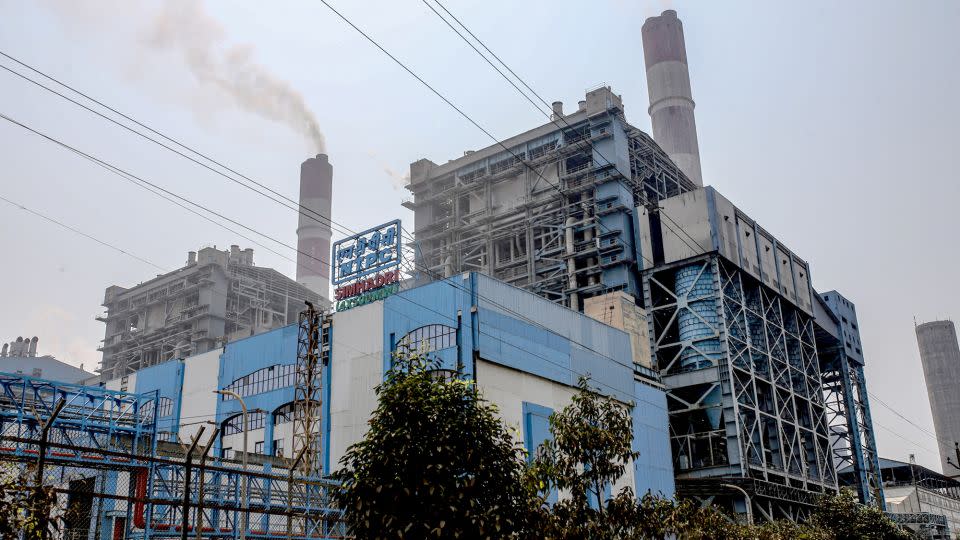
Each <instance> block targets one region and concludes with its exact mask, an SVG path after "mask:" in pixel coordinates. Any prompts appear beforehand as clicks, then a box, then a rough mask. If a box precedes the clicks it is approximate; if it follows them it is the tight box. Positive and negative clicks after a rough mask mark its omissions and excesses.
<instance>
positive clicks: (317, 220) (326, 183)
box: [297, 154, 333, 298]
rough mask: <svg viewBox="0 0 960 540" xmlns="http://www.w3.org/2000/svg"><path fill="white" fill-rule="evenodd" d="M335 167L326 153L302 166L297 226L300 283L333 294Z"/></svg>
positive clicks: (316, 291) (318, 155)
mask: <svg viewBox="0 0 960 540" xmlns="http://www.w3.org/2000/svg"><path fill="white" fill-rule="evenodd" d="M332 201H333V167H332V166H331V165H330V161H329V159H328V158H327V155H326V154H317V157H314V158H310V159H308V160H306V161H304V162H303V164H302V165H300V224H299V226H298V227H297V249H298V253H297V282H299V283H300V284H301V285H304V286H305V287H307V288H309V289H310V290H312V291H313V292H315V293H317V294H319V295H320V296H322V297H324V298H329V297H330V263H329V261H330V238H331V234H332V233H331V231H330V217H331V211H332Z"/></svg>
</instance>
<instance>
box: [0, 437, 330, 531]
mask: <svg viewBox="0 0 960 540" xmlns="http://www.w3.org/2000/svg"><path fill="white" fill-rule="evenodd" d="M56 433H58V434H59V436H57V437H52V439H55V440H49V441H47V442H44V437H43V436H42V434H41V433H36V434H35V435H37V436H31V437H29V438H27V437H11V436H4V437H0V484H2V486H3V490H4V493H3V498H2V499H3V501H4V502H9V503H11V504H9V505H5V506H2V507H0V514H4V513H5V514H4V515H2V516H0V520H6V521H5V522H4V523H13V522H16V523H17V525H18V526H19V527H21V529H23V530H24V531H25V532H27V533H30V531H44V533H43V535H44V536H45V537H47V538H52V539H63V540H119V539H126V538H134V539H140V538H143V539H147V538H182V539H186V538H251V539H252V538H291V539H297V538H304V539H305V538H311V539H317V538H345V537H347V536H346V531H345V527H344V523H343V520H342V514H341V512H340V511H339V510H338V509H336V508H335V507H334V506H333V504H332V501H331V493H332V490H333V489H335V485H334V484H333V483H332V482H330V481H329V480H324V479H320V478H305V477H303V475H302V474H300V473H299V471H297V469H296V467H295V464H294V463H293V460H285V459H283V458H272V457H266V456H257V455H249V456H247V457H248V460H249V463H247V464H245V465H244V464H243V463H242V462H239V461H235V460H221V459H207V458H206V457H205V455H206V453H207V451H209V445H207V447H206V448H203V447H200V446H199V445H197V444H194V445H192V446H189V445H179V444H172V443H160V444H158V445H156V447H155V451H151V452H149V453H146V452H133V451H126V452H125V451H118V450H116V448H122V447H124V444H123V442H122V441H117V440H113V441H112V443H113V444H111V445H110V446H111V447H112V448H114V449H112V450H107V449H104V448H98V447H94V446H90V445H85V446H78V445H74V444H71V442H70V441H69V440H67V439H69V437H64V436H63V434H64V433H65V432H63V431H56ZM210 440H211V441H212V440H213V438H211V439H210ZM127 446H129V445H127ZM191 449H192V451H191ZM144 454H147V455H144ZM38 488H39V489H38ZM25 524H27V525H25ZM2 525H3V523H0V526H2Z"/></svg>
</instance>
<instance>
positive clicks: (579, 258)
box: [405, 88, 695, 309]
mask: <svg viewBox="0 0 960 540" xmlns="http://www.w3.org/2000/svg"><path fill="white" fill-rule="evenodd" d="M504 146H505V147H507V148H509V150H504V149H503V147H500V146H493V147H489V148H487V149H484V150H480V151H478V152H472V153H468V154H467V155H465V156H464V157H463V158H460V159H457V160H454V161H453V162H451V163H448V164H446V165H442V166H437V165H435V164H433V163H432V162H429V161H428V160H421V161H419V162H417V163H414V164H412V165H411V183H410V184H409V185H408V186H407V188H408V189H409V190H410V191H411V192H412V193H413V200H412V201H408V202H407V203H405V206H407V207H408V208H411V209H412V210H413V211H414V212H415V219H416V226H415V232H416V241H417V246H418V251H417V261H416V264H417V267H418V269H420V270H425V271H426V273H427V274H429V275H440V276H449V275H451V274H452V273H454V272H467V271H479V272H483V273H485V274H487V275H490V276H493V277H495V278H497V279H500V280H502V281H505V282H507V283H510V284H511V285H514V286H517V287H522V288H525V289H528V290H531V291H534V292H536V293H537V294H539V295H541V296H543V297H546V298H548V299H550V300H553V301H555V302H558V303H561V304H564V305H567V306H570V307H573V308H574V309H577V308H578V307H579V303H580V301H581V300H582V299H584V298H587V297H590V296H594V295H597V294H602V293H604V292H608V291H610V290H617V289H627V290H628V292H631V293H632V294H633V295H634V296H638V294H637V293H638V291H637V290H636V284H635V283H632V282H631V280H630V279H629V278H628V277H627V276H629V275H630V273H631V270H630V268H631V266H632V265H635V264H636V253H635V249H634V239H633V237H632V233H631V231H632V229H633V227H632V221H633V220H634V219H635V212H636V207H637V206H641V207H642V206H644V205H646V204H648V203H649V202H651V201H657V200H660V199H662V198H666V197H670V196H673V195H676V194H679V193H683V192H685V191H689V190H692V189H694V187H695V186H694V185H693V184H692V183H691V182H690V181H689V180H688V179H687V178H686V177H685V176H684V175H683V173H682V172H680V170H679V169H678V168H677V167H676V166H675V165H674V164H673V162H672V161H671V160H670V159H669V158H668V157H667V155H666V154H665V153H664V152H663V151H662V150H661V149H660V148H659V147H658V146H657V145H656V143H654V142H653V140H652V139H650V137H649V136H647V135H646V134H645V133H643V132H642V131H640V130H639V129H636V128H634V127H633V126H630V125H629V124H628V123H627V122H626V120H625V118H624V116H623V106H622V103H621V101H620V98H619V96H616V95H614V94H613V93H612V92H611V91H610V89H609V88H600V89H597V90H594V91H592V92H589V93H588V94H587V100H586V101H585V102H583V104H582V106H581V109H580V110H578V111H577V112H575V113H573V114H570V115H567V116H565V117H562V118H560V119H558V120H555V121H553V122H551V123H549V124H546V125H544V126H541V127H540V128H537V129H534V130H531V131H529V132H527V133H524V134H522V135H519V136H517V137H513V138H511V139H508V140H506V141H504ZM618 272H619V274H620V275H619V276H618V277H613V274H615V273H618ZM605 273H606V274H607V277H606V278H604V274H605Z"/></svg>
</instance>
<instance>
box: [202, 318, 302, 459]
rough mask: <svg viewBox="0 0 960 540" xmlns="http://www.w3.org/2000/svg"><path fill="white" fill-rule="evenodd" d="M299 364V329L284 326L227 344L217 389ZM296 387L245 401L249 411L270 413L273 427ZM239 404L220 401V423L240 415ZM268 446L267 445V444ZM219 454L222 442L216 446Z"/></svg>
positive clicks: (262, 394) (254, 396)
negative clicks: (266, 370)
mask: <svg viewBox="0 0 960 540" xmlns="http://www.w3.org/2000/svg"><path fill="white" fill-rule="evenodd" d="M296 363H297V325H289V326H284V327H282V328H277V329H275V330H271V331H269V332H264V333H262V334H257V335H255V336H251V337H248V338H246V339H241V340H238V341H233V342H230V343H228V344H227V345H226V346H225V347H224V350H223V354H221V355H220V375H219V381H218V383H217V388H225V387H227V386H229V385H230V383H232V382H234V381H235V380H237V379H239V378H241V377H243V376H245V375H248V374H250V373H253V372H255V371H257V370H260V369H263V368H266V367H269V366H273V365H278V364H279V365H293V364H296ZM293 399H294V387H293V386H292V385H291V386H288V387H284V388H277V389H275V390H271V391H268V392H263V393H261V394H255V395H250V396H245V397H244V398H243V400H244V402H245V403H246V405H247V410H248V411H252V410H254V409H261V410H263V411H265V412H266V413H267V422H268V423H272V417H271V416H270V414H271V413H273V412H274V411H276V410H277V409H278V408H280V407H281V406H282V405H285V404H287V403H290V402H292V401H293ZM240 412H241V407H240V402H239V401H237V400H235V399H228V400H223V399H217V422H220V423H222V422H223V421H225V420H227V419H228V418H230V417H232V416H234V415H236V414H240ZM264 446H266V442H264ZM215 450H216V454H217V455H219V452H220V441H219V440H218V441H217V442H216V448H215Z"/></svg>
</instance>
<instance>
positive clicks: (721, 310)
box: [644, 254, 837, 519]
mask: <svg viewBox="0 0 960 540" xmlns="http://www.w3.org/2000/svg"><path fill="white" fill-rule="evenodd" d="M644 295H645V300H646V303H647V305H648V306H650V325H651V328H650V329H651V332H650V336H651V342H652V344H653V357H654V362H655V364H656V365H657V367H658V368H659V369H660V372H661V375H662V376H663V378H664V384H665V385H666V386H667V388H668V394H667V398H668V405H669V409H670V430H671V441H672V446H673V452H674V468H675V471H676V474H677V476H678V478H679V479H707V478H724V481H727V480H728V479H730V478H737V477H739V478H743V479H753V480H756V481H759V482H763V484H764V485H770V486H778V485H779V486H782V487H783V488H784V489H790V490H800V491H802V492H806V493H822V492H828V491H835V490H836V488H837V481H836V473H835V469H834V466H833V459H832V456H831V450H830V440H829V431H828V429H827V417H826V405H825V403H824V398H823V393H822V392H821V387H822V381H821V376H820V369H819V363H818V358H817V349H816V342H815V336H814V324H813V319H812V316H811V315H810V314H808V313H805V312H803V311H802V310H800V309H799V308H797V307H796V306H795V305H794V304H792V303H791V302H789V301H788V300H787V299H786V298H784V297H783V296H781V295H780V294H778V293H777V292H775V291H773V290H772V289H770V288H768V287H767V286H765V285H762V284H760V283H759V282H758V281H757V280H755V279H754V278H753V277H751V276H749V275H748V274H746V273H744V272H742V271H740V270H739V268H737V267H736V265H734V264H732V263H730V262H728V261H726V260H725V259H723V258H721V257H719V256H717V255H715V254H709V255H706V256H701V257H697V258H694V259H688V260H685V261H682V262H679V263H675V264H671V265H664V266H662V267H658V268H656V269H654V270H651V271H648V272H645V273H644ZM683 485H684V484H683V483H682V482H681V483H678V487H680V488H681V494H682V493H683V491H682V487H683ZM715 488H716V489H715V491H714V494H716V493H720V492H722V489H720V488H719V486H715ZM757 495H758V496H757V497H756V498H754V500H753V505H754V510H756V512H757V513H759V514H761V515H763V516H765V517H766V518H768V519H774V518H777V517H785V518H788V519H796V518H797V517H798V516H800V515H803V513H804V512H806V511H808V510H809V505H808V504H806V503H804V502H803V501H801V500H799V499H797V498H794V499H796V500H789V499H783V498H775V497H771V496H769V495H767V494H765V493H763V492H757Z"/></svg>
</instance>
